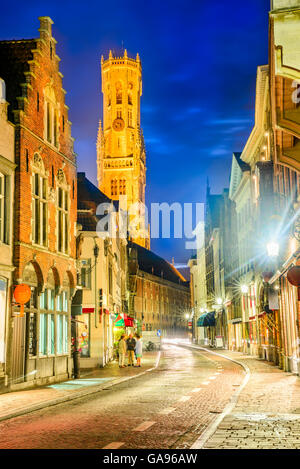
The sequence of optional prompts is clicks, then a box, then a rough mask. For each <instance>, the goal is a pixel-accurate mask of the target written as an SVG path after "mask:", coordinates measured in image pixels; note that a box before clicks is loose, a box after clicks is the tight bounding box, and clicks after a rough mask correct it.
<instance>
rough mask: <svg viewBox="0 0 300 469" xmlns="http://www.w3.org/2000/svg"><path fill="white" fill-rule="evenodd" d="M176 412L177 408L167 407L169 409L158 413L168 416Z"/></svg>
mask: <svg viewBox="0 0 300 469" xmlns="http://www.w3.org/2000/svg"><path fill="white" fill-rule="evenodd" d="M174 410H176V407H167V409H163V410H161V411H160V412H158V413H159V414H162V415H167V414H170V413H171V412H173V411H174Z"/></svg>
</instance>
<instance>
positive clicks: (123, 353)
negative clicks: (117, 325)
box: [119, 334, 127, 368]
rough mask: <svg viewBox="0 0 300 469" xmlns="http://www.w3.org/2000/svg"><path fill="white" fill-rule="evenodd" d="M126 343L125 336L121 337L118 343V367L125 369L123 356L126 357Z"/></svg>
mask: <svg viewBox="0 0 300 469" xmlns="http://www.w3.org/2000/svg"><path fill="white" fill-rule="evenodd" d="M126 348H127V347H126V341H125V335H124V334H123V335H121V338H120V341H119V367H120V368H125V356H126Z"/></svg>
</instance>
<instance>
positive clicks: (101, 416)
mask: <svg viewBox="0 0 300 469" xmlns="http://www.w3.org/2000/svg"><path fill="white" fill-rule="evenodd" d="M225 357H228V358H231V359H233V360H237V361H238V362H240V363H244V365H245V366H246V367H248V368H249V370H250V376H249V381H248V383H247V384H246V386H245V387H244V388H243V389H242V391H241V393H240V395H239V396H238V398H237V403H236V405H235V406H234V407H233V408H232V411H231V412H230V413H229V414H228V415H225V417H224V418H223V419H222V417H223V416H222V413H223V411H224V409H226V408H227V406H228V405H230V402H231V401H232V399H234V396H235V395H236V394H237V393H239V388H240V387H242V386H243V382H244V380H245V377H246V374H245V371H244V369H243V368H242V366H241V365H239V364H237V363H234V362H232V361H230V360H227V359H226V358H225ZM126 371H129V369H128V370H126V369H125V370H124V372H125V373H126ZM132 371H133V370H131V372H132ZM26 392H27V393H28V395H31V396H32V395H33V393H34V392H36V393H38V392H39V390H36V391H34V390H31V391H22V393H23V399H24V393H25V394H26ZM44 392H45V391H44ZM51 392H52V393H53V392H56V393H57V394H58V395H59V394H60V393H62V392H65V391H64V390H63V389H60V388H59V387H57V389H56V388H54V389H53V388H51ZM13 394H14V395H15V396H16V394H17V393H13ZM9 397H10V396H9V395H8V394H6V395H2V396H0V402H1V400H2V402H4V400H5V399H6V401H7V402H8V399H9ZM218 418H221V422H220V423H219V425H218V426H217V427H216V428H214V427H215V421H216V419H218ZM209 429H212V436H210V438H208V439H207V440H205V441H204V444H202V446H197V442H199V441H200V440H201V438H202V437H203V436H204V435H205V432H207V431H208V430H209ZM0 432H1V443H0V446H1V448H44V449H45V448H82V449H83V448H99V449H100V448H111V449H117V448H122V449H143V448H145V449H150V448H151V449H188V448H191V447H193V448H197V447H202V448H205V449H211V448H214V449H223V448H228V449H233V448H245V449H250V448H265V449H267V448H289V449H291V448H300V381H299V378H297V377H296V376H294V375H292V374H289V373H284V372H282V371H280V370H279V369H277V368H276V367H274V366H272V365H270V364H268V363H266V362H263V361H259V360H257V359H255V358H252V357H249V356H245V355H242V354H240V353H235V352H228V351H221V352H217V354H215V353H211V352H210V351H209V350H203V349H201V350H199V349H198V350H197V349H195V348H189V347H179V346H177V345H176V344H167V345H165V346H164V351H163V353H162V356H161V360H160V363H159V366H158V367H157V368H155V369H154V370H152V371H150V372H149V373H145V374H143V375H141V376H139V377H136V378H135V379H130V380H128V381H126V382H120V383H118V384H115V385H114V386H112V387H110V388H104V389H102V390H100V391H99V392H97V393H94V394H91V395H89V396H88V395H87V396H83V397H82V398H80V399H76V400H73V401H71V402H66V403H62V404H58V405H55V406H52V407H47V408H44V409H41V410H38V411H35V412H33V413H29V414H27V415H24V416H20V417H16V418H11V419H9V420H4V421H2V422H1V423H0Z"/></svg>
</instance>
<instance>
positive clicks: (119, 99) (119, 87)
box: [116, 81, 122, 104]
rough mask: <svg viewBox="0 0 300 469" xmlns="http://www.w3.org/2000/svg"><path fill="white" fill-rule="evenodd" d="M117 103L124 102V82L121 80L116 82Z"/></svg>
mask: <svg viewBox="0 0 300 469" xmlns="http://www.w3.org/2000/svg"><path fill="white" fill-rule="evenodd" d="M116 103H117V104H122V84H121V83H120V82H119V81H118V82H117V83H116Z"/></svg>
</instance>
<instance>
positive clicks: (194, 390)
mask: <svg viewBox="0 0 300 469" xmlns="http://www.w3.org/2000/svg"><path fill="white" fill-rule="evenodd" d="M201 389H202V388H195V389H193V390H192V391H191V392H198V391H201Z"/></svg>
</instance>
